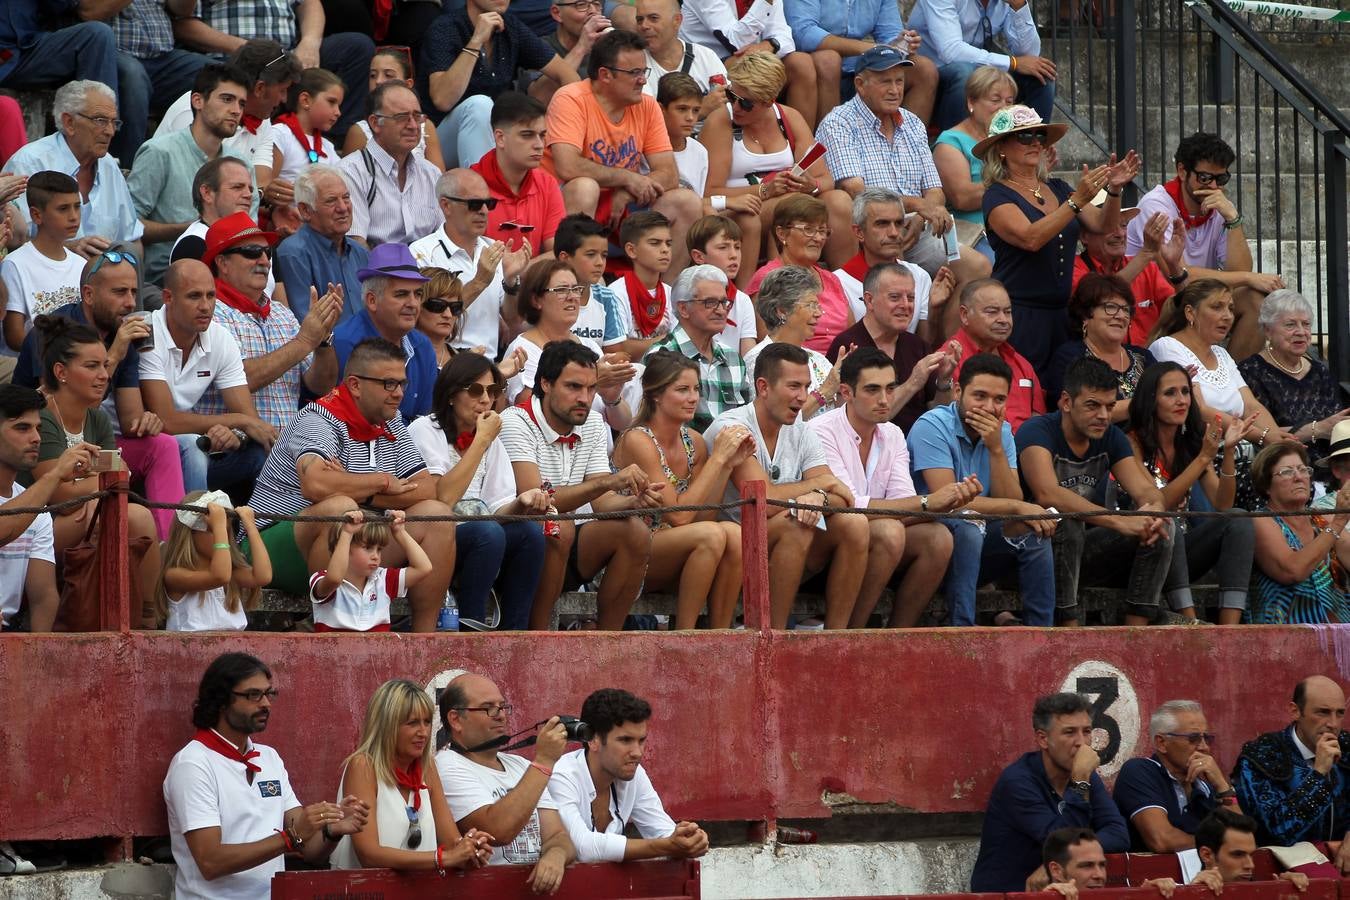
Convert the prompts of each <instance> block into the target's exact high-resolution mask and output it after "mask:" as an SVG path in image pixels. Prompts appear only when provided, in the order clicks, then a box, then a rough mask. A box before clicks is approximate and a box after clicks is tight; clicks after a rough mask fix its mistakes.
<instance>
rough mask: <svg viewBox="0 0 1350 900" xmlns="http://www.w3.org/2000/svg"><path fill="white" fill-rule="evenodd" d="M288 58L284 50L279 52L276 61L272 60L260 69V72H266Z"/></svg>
mask: <svg viewBox="0 0 1350 900" xmlns="http://www.w3.org/2000/svg"><path fill="white" fill-rule="evenodd" d="M288 56H290V54H289V53H287V52H286V51H285V50H283V51H281V55H280V56H278V57H277V58H276V59H274V60H272V61H271V62H270V63H268V64H267V65H265V66H263V67H262V71H266V70H268V69H270V68H272V67H273V66H275V65H276V64H277V63H279V62H281V61H282V60H283V59H285V58H286V57H288Z"/></svg>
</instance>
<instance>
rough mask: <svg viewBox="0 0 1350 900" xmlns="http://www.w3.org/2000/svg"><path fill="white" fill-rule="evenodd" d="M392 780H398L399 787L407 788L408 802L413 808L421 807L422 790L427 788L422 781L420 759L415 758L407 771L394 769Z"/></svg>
mask: <svg viewBox="0 0 1350 900" xmlns="http://www.w3.org/2000/svg"><path fill="white" fill-rule="evenodd" d="M394 781H396V782H398V786H399V787H401V788H407V789H408V791H409V792H410V794H411V796H410V797H409V799H408V802H409V804H410V805H411V806H412V808H413V809H414V810H418V809H421V808H422V791H424V790H426V789H427V786H426V784H425V783H424V782H423V781H422V761H421V760H420V759H419V760H415V761H414V762H413V764H412V765H411V766H409V767H408V771H406V772H405V771H403V770H402V769H395V770H394Z"/></svg>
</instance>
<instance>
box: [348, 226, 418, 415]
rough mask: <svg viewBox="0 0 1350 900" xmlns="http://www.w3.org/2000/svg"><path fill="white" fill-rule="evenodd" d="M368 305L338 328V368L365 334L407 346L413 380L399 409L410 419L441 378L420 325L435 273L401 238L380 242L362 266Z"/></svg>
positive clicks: (409, 369)
mask: <svg viewBox="0 0 1350 900" xmlns="http://www.w3.org/2000/svg"><path fill="white" fill-rule="evenodd" d="M356 274H357V277H359V278H360V279H361V297H362V300H363V303H364V307H363V308H362V309H361V311H360V312H358V313H357V314H356V315H354V316H352V317H351V318H349V319H347V320H346V321H345V322H343V323H342V324H341V325H339V326H338V327H337V328H335V329H334V330H333V349H334V350H335V351H337V360H338V370H339V371H342V370H343V369H344V368H345V367H346V365H347V358H348V357H349V356H351V353H352V349H353V348H354V347H355V346H356V345H357V344H359V343H361V342H362V341H364V340H365V339H366V338H373V337H379V338H383V339H385V340H386V341H388V342H389V343H391V344H394V345H396V346H398V347H401V348H403V352H404V354H406V355H407V357H408V359H407V364H406V368H407V374H408V384H407V386H406V387H405V388H404V389H403V400H402V402H400V403H399V405H398V410H399V412H401V413H402V414H403V421H405V422H411V421H412V420H413V419H415V418H417V417H418V416H424V415H426V414H427V413H428V412H430V411H431V388H432V386H433V385H434V384H435V383H436V373H437V372H438V371H439V369H438V368H437V366H436V350H435V348H434V347H432V346H431V339H430V338H428V337H427V336H426V335H425V334H423V333H422V332H421V331H419V330H418V329H417V317H418V316H419V315H420V314H421V311H422V304H423V301H424V299H426V298H425V295H424V292H423V287H424V286H425V285H426V283H427V282H428V281H430V280H431V279H429V278H427V277H426V276H425V275H423V274H422V273H421V272H419V271H418V270H417V261H416V260H414V259H413V256H412V253H410V252H409V251H408V248H407V247H405V246H403V245H402V244H381V245H380V246H378V247H376V248H375V249H374V250H372V251H370V262H369V264H368V265H367V266H366V267H365V268H364V269H362V270H361V271H359V272H357V273H356Z"/></svg>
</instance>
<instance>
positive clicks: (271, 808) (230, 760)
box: [164, 653, 370, 900]
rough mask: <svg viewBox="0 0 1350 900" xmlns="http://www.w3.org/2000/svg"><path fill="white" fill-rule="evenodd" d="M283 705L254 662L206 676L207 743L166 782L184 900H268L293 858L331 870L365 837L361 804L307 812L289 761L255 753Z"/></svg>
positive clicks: (218, 663) (220, 665)
mask: <svg viewBox="0 0 1350 900" xmlns="http://www.w3.org/2000/svg"><path fill="white" fill-rule="evenodd" d="M276 696H277V692H276V689H275V688H273V687H272V671H271V670H270V669H269V668H267V666H266V665H265V664H264V663H263V662H262V660H260V659H257V658H255V657H252V656H249V655H247V654H245V653H226V654H224V655H222V656H218V657H216V659H215V660H214V661H213V662H212V663H211V665H210V666H208V667H207V669H206V672H205V673H204V674H203V675H202V680H201V684H200V685H199V686H198V688H197V700H196V702H195V703H193V705H192V724H193V726H195V727H196V729H197V733H196V734H195V735H193V737H192V740H191V741H189V742H188V744H187V746H185V747H184V748H183V749H182V750H179V751H178V752H177V753H176V754H174V757H173V760H172V761H170V763H169V772H168V774H167V775H166V776H165V777H164V803H165V805H166V806H167V807H168V812H169V840H170V842H171V843H172V845H173V856H174V860H175V861H176V862H177V863H178V873H177V875H176V877H175V879H174V890H175V895H176V896H178V897H181V898H183V900H197V898H202V900H206V898H212V900H218V898H221V897H231V898H236V900H254V898H256V900H263V898H266V897H268V896H269V895H270V893H271V881H272V876H273V875H275V874H276V873H278V872H282V871H284V870H285V868H286V864H285V857H286V856H287V855H291V854H294V855H297V856H302V857H303V858H304V859H305V861H306V862H309V863H311V864H313V863H322V862H324V861H325V860H327V858H328V855H329V854H330V853H332V851H333V848H334V847H336V846H337V843H338V841H339V840H341V839H342V836H343V835H346V834H355V833H357V832H358V831H361V830H362V829H363V828H364V827H365V824H366V819H367V816H368V815H369V813H370V808H369V806H368V805H367V804H365V803H363V802H362V801H360V800H358V799H357V798H355V797H347V798H345V799H344V800H343V801H342V804H341V805H340V806H339V805H338V804H336V803H329V802H327V801H320V802H318V803H312V804H310V805H309V806H303V807H302V806H301V805H300V801H299V800H298V799H296V796H295V793H294V791H292V790H291V782H290V778H289V777H288V775H287V774H286V766H285V765H284V764H282V762H281V757H280V756H278V755H277V752H276V751H275V750H273V749H272V748H271V747H267V746H264V745H262V744H255V743H253V740H252V738H251V736H252V735H255V734H259V733H261V732H262V731H263V730H264V729H265V728H267V721H268V719H269V717H270V716H271V712H272V701H273V700H274V699H276Z"/></svg>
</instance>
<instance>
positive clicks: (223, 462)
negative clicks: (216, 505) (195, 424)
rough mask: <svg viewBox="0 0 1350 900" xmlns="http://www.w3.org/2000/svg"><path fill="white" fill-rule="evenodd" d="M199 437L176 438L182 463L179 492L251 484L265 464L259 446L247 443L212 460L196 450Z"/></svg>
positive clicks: (207, 455) (265, 457) (226, 489)
mask: <svg viewBox="0 0 1350 900" xmlns="http://www.w3.org/2000/svg"><path fill="white" fill-rule="evenodd" d="M199 437H201V435H199V434H178V435H174V438H175V439H176V440H177V441H178V455H179V457H180V458H181V459H182V460H183V490H185V491H188V492H189V493H191V492H192V491H207V490H211V491H214V490H222V491H228V490H229V489H230V488H231V487H234V486H236V485H240V484H243V483H245V482H247V483H248V484H250V485H251V484H252V483H253V480H254V479H256V478H257V477H258V473H259V472H261V471H262V467H263V463H265V462H267V451H266V450H264V449H263V448H262V445H261V444H255V443H253V442H252V441H249V442H248V443H247V444H245V445H244V446H242V447H240V448H239V449H238V450H235V451H233V452H231V453H221V454H219V455H216V456H212V455H211V454H209V453H207V452H206V451H205V450H202V449H201V448H200V447H198V446H197V439H198V438H199Z"/></svg>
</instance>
